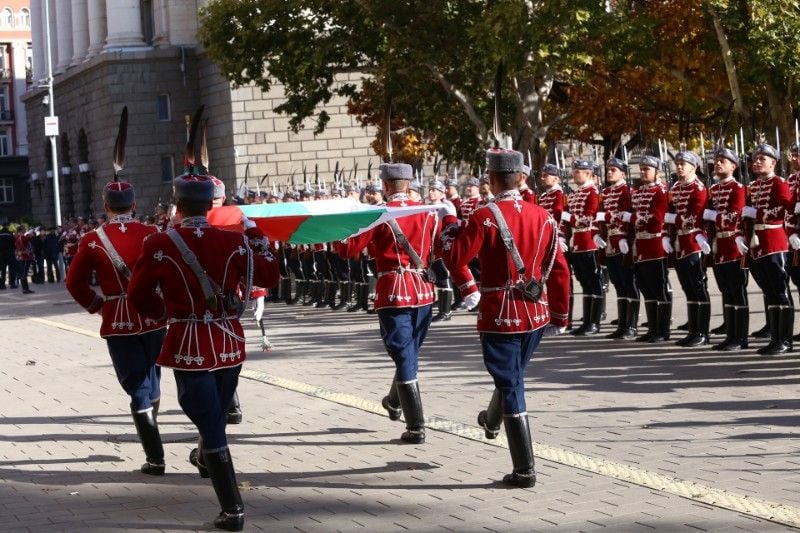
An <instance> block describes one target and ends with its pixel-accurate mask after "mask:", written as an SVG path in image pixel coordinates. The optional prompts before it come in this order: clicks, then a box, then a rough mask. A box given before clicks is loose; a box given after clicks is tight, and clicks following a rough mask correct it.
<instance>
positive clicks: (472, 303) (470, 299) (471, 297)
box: [464, 291, 481, 311]
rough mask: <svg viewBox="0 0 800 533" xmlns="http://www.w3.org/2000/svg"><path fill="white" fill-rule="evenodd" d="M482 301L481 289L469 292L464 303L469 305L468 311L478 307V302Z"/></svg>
mask: <svg viewBox="0 0 800 533" xmlns="http://www.w3.org/2000/svg"><path fill="white" fill-rule="evenodd" d="M480 301H481V293H480V291H475V292H471V293H469V294H467V295H466V296H464V305H466V306H467V310H468V311H472V310H473V309H475V308H476V307H478V303H479V302H480Z"/></svg>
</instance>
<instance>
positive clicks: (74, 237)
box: [64, 227, 81, 257]
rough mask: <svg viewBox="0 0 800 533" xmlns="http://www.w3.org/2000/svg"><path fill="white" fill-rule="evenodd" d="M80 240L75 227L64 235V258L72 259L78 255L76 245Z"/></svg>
mask: <svg viewBox="0 0 800 533" xmlns="http://www.w3.org/2000/svg"><path fill="white" fill-rule="evenodd" d="M80 240H81V236H80V233H78V228H77V227H72V228H70V229H68V230H67V231H66V232H65V233H64V257H72V256H73V255H75V254H76V253H78V243H79V242H80Z"/></svg>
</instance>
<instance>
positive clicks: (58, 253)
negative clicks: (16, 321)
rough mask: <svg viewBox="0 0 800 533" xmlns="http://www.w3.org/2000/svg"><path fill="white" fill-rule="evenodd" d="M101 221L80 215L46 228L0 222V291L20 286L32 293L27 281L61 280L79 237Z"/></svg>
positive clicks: (52, 281)
mask: <svg viewBox="0 0 800 533" xmlns="http://www.w3.org/2000/svg"><path fill="white" fill-rule="evenodd" d="M102 222H103V221H102V220H99V221H98V220H96V219H94V218H91V219H88V220H87V219H85V218H82V217H81V218H73V219H70V220H69V221H67V222H65V223H64V225H63V226H58V227H49V228H46V229H45V228H41V227H30V226H28V225H26V224H23V223H20V224H5V223H4V224H0V290H5V289H6V288H11V289H16V288H18V287H21V288H22V293H23V294H32V293H33V292H34V291H32V290H31V288H30V284H31V283H34V284H41V283H45V282H48V283H59V282H61V281H63V280H64V279H65V277H66V272H67V269H68V268H69V263H70V261H71V259H72V256H74V255H75V253H76V252H77V251H78V243H79V242H80V240H81V237H83V235H84V234H85V233H87V232H89V231H91V230H93V229H95V228H96V227H97V226H98V224H101V223H102Z"/></svg>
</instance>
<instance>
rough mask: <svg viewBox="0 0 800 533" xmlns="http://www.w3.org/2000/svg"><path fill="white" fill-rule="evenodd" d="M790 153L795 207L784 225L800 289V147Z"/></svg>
mask: <svg viewBox="0 0 800 533" xmlns="http://www.w3.org/2000/svg"><path fill="white" fill-rule="evenodd" d="M789 152H790V154H791V159H790V164H791V168H792V173H791V174H790V175H789V177H788V178H786V182H787V183H788V184H789V194H791V196H792V198H793V200H792V201H793V204H794V207H793V208H792V209H791V210H790V211H789V212H787V213H786V217H785V220H784V223H785V227H786V236H787V237H789V239H790V240H789V246H790V247H791V248H792V250H793V252H792V253H790V254H789V257H792V258H795V259H794V260H788V261H787V265H788V269H789V279H791V281H792V283H794V285H795V287H798V288H800V262H798V261H797V260H796V258H798V254H800V252H798V250H800V218H799V217H798V214H797V213H795V211H796V210H797V209H796V206H797V203H796V202H797V200H798V199H800V147H798V145H797V144H792V147H791V149H790V150H789ZM792 235H797V239H792V238H791V236H792ZM794 340H800V336H798V335H795V336H794Z"/></svg>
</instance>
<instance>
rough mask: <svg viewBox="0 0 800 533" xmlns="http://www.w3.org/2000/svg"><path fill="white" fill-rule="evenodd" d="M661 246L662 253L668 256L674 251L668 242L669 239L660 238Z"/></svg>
mask: <svg viewBox="0 0 800 533" xmlns="http://www.w3.org/2000/svg"><path fill="white" fill-rule="evenodd" d="M661 246H662V247H663V248H664V251H665V252H667V253H668V254H671V253H672V252H674V251H675V250H674V249H673V248H672V243H671V242H669V237H661Z"/></svg>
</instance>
